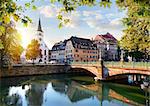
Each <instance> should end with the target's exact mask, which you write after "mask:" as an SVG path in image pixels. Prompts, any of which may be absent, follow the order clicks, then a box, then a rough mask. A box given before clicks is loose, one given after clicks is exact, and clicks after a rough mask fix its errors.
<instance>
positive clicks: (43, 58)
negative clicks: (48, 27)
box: [35, 18, 49, 63]
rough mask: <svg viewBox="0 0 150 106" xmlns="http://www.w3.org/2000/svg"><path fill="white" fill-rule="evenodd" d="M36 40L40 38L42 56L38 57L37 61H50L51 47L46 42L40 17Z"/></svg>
mask: <svg viewBox="0 0 150 106" xmlns="http://www.w3.org/2000/svg"><path fill="white" fill-rule="evenodd" d="M35 39H36V40H38V42H39V44H40V50H41V57H38V58H36V60H35V63H48V62H49V48H48V46H47V45H46V43H45V42H44V32H43V30H42V26H41V20H40V18H39V22H38V29H37V32H36V37H35Z"/></svg>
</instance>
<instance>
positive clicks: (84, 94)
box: [67, 82, 94, 102]
mask: <svg viewBox="0 0 150 106" xmlns="http://www.w3.org/2000/svg"><path fill="white" fill-rule="evenodd" d="M67 96H68V97H69V99H70V101H71V102H78V101H81V100H84V99H87V98H91V97H93V96H94V95H93V93H91V92H89V91H86V90H85V89H84V88H82V87H80V86H79V84H78V83H76V82H72V83H71V84H70V85H68V89H67Z"/></svg>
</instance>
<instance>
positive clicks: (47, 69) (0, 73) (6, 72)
mask: <svg viewBox="0 0 150 106" xmlns="http://www.w3.org/2000/svg"><path fill="white" fill-rule="evenodd" d="M70 69H71V67H70V66H69V65H35V66H33V65H29V66H14V67H12V68H11V69H8V68H3V69H1V70H0V77H10V76H26V75H44V74H55V73H70V72H72V71H71V70H70Z"/></svg>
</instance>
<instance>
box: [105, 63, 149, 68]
mask: <svg viewBox="0 0 150 106" xmlns="http://www.w3.org/2000/svg"><path fill="white" fill-rule="evenodd" d="M104 66H105V67H119V68H132V69H146V70H147V69H148V70H150V62H104Z"/></svg>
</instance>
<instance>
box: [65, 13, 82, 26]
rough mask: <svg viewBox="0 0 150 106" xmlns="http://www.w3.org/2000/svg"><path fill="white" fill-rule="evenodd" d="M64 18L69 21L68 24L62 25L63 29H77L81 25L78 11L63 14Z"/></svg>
mask: <svg viewBox="0 0 150 106" xmlns="http://www.w3.org/2000/svg"><path fill="white" fill-rule="evenodd" d="M64 18H66V19H69V20H70V22H69V23H67V24H64V25H65V27H71V28H78V27H79V26H80V25H81V24H82V20H81V13H80V12H79V11H74V12H72V13H68V14H65V15H64Z"/></svg>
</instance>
